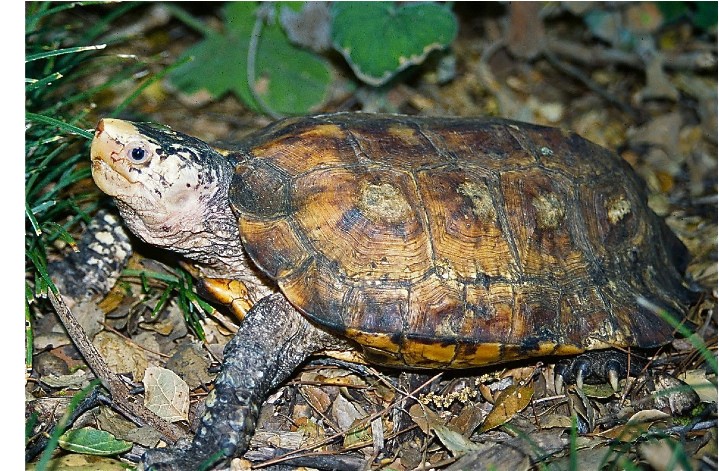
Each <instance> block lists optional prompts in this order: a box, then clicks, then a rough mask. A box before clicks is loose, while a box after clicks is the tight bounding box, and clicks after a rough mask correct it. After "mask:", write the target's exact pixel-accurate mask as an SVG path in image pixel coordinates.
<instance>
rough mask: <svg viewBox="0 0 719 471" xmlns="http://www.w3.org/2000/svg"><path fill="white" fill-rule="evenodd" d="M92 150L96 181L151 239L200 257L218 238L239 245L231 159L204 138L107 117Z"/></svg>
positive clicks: (125, 216)
mask: <svg viewBox="0 0 719 471" xmlns="http://www.w3.org/2000/svg"><path fill="white" fill-rule="evenodd" d="M90 154H91V158H92V176H93V178H94V180H95V183H96V184H97V186H98V187H99V188H100V189H101V190H102V191H103V192H105V193H107V194H108V195H110V196H112V197H113V198H114V199H115V202H116V203H117V206H118V208H119V210H120V213H121V214H122V217H123V219H124V220H125V223H126V225H127V226H128V227H129V228H130V230H132V231H133V232H134V233H135V234H136V235H137V236H138V237H140V238H141V239H142V240H144V241H145V242H148V243H150V244H153V245H157V246H160V247H164V248H168V249H170V250H173V251H176V252H180V253H182V254H183V255H186V256H187V257H188V258H190V259H193V260H195V261H198V260H197V259H198V258H199V259H200V260H199V261H201V262H205V260H204V259H205V258H207V256H212V254H209V255H208V254H205V253H203V252H207V251H208V250H209V251H211V250H212V249H211V245H212V244H213V243H216V242H217V241H218V239H220V240H228V241H231V240H233V238H234V243H235V244H237V240H238V237H237V222H236V219H235V217H234V216H233V214H232V211H231V209H230V207H229V204H228V198H227V191H228V187H229V182H230V180H231V173H232V166H231V164H230V163H229V162H228V161H227V159H226V158H225V157H223V156H222V155H220V154H219V153H218V152H217V151H216V150H214V149H213V148H211V147H210V146H209V145H208V144H206V143H205V142H203V141H201V140H199V139H196V138H194V137H191V136H187V135H185V134H181V133H179V132H175V131H173V130H171V129H170V128H167V127H163V126H158V125H154V124H149V123H133V122H129V121H123V120H119V119H103V120H101V121H100V123H99V124H98V125H97V129H96V130H95V137H94V139H93V141H92V147H91V150H90ZM215 250H216V249H215Z"/></svg>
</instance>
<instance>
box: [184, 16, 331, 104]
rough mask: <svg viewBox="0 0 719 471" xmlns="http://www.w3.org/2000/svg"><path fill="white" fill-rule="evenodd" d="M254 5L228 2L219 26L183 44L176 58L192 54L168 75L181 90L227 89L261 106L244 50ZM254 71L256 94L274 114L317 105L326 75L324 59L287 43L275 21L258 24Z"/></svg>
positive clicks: (327, 81) (321, 99)
mask: <svg viewBox="0 0 719 471" xmlns="http://www.w3.org/2000/svg"><path fill="white" fill-rule="evenodd" d="M275 7H276V6H275ZM257 9H258V5H257V4H256V3H254V2H234V3H230V4H229V5H228V7H227V9H226V10H225V28H224V31H223V32H221V33H218V32H208V33H207V35H206V37H205V39H203V40H202V41H200V42H199V43H198V44H196V45H195V46H193V47H191V48H189V49H188V50H187V51H186V52H185V53H184V54H183V56H182V57H181V58H180V60H184V59H185V58H187V57H193V58H194V59H193V60H192V61H190V62H188V63H187V64H185V65H183V66H180V67H178V68H177V70H175V72H174V73H172V74H171V75H170V79H171V81H172V83H173V84H174V85H175V86H176V87H178V88H179V89H180V90H182V91H184V92H186V93H195V92H197V91H199V90H203V89H204V90H207V91H208V92H209V93H210V94H211V95H212V96H213V97H215V98H218V97H220V96H222V95H224V94H225V93H228V92H232V93H235V94H236V95H237V96H238V97H239V98H240V99H241V100H242V101H243V102H244V103H246V104H247V105H248V106H250V107H251V108H252V109H254V110H256V111H263V110H264V109H263V107H262V106H261V105H260V104H259V103H258V102H257V100H256V99H255V96H254V95H253V93H252V92H251V89H250V84H249V83H248V50H249V47H250V38H251V35H252V30H253V28H254V26H255V21H256V13H257ZM254 75H255V83H254V86H255V91H256V93H257V95H259V97H260V99H261V100H262V101H263V102H264V103H265V104H266V106H267V107H268V108H269V109H270V110H272V111H274V112H276V113H279V114H303V113H306V112H308V111H310V110H312V109H314V108H317V107H318V106H320V105H321V104H322V103H323V102H324V100H325V98H326V96H327V91H328V88H329V84H330V81H331V75H330V68H329V64H328V63H327V62H326V61H325V60H324V59H321V58H320V57H318V56H316V55H314V54H312V53H310V52H308V51H305V50H303V49H299V48H297V47H295V46H293V45H292V44H290V42H289V40H288V39H287V37H286V36H285V34H284V32H283V31H282V28H281V27H280V25H279V24H264V25H263V27H262V30H261V34H260V37H259V42H258V45H257V52H256V57H255V71H254Z"/></svg>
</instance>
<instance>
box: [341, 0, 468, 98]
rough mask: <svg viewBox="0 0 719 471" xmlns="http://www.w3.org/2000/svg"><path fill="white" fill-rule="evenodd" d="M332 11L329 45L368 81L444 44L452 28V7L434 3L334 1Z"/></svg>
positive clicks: (419, 59)
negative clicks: (400, 4)
mask: <svg viewBox="0 0 719 471" xmlns="http://www.w3.org/2000/svg"><path fill="white" fill-rule="evenodd" d="M332 16H333V20H332V45H333V46H334V48H335V49H336V50H337V51H339V52H340V53H341V54H342V55H343V56H344V57H345V59H346V60H347V62H349V64H350V67H352V70H353V71H354V73H355V74H356V75H357V77H358V78H359V79H360V80H362V81H363V82H366V83H368V84H370V85H374V86H379V85H382V84H384V83H386V82H387V81H389V80H390V79H391V78H392V77H394V76H395V75H396V74H397V73H398V72H400V71H401V70H404V69H406V68H407V67H409V66H411V65H416V64H420V63H421V62H422V61H424V59H425V58H426V57H427V55H428V54H429V53H430V52H432V51H434V50H436V49H443V48H445V47H447V46H448V45H449V44H450V43H451V42H452V41H453V40H454V38H455V37H456V36H457V29H458V26H457V19H456V18H455V16H454V14H453V13H452V11H451V10H449V8H447V7H445V6H443V5H439V4H436V3H424V2H420V3H413V4H407V5H404V6H398V4H396V3H392V2H337V3H334V4H333V5H332Z"/></svg>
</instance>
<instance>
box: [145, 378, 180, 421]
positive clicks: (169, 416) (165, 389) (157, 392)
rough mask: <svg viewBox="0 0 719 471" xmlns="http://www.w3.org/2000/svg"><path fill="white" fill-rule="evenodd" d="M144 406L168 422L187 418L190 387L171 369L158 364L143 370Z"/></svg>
mask: <svg viewBox="0 0 719 471" xmlns="http://www.w3.org/2000/svg"><path fill="white" fill-rule="evenodd" d="M142 384H144V385H145V406H146V407H147V408H148V409H150V410H151V411H152V412H154V413H155V414H157V415H159V416H160V417H162V418H163V419H165V420H167V421H168V422H178V421H180V420H187V415H188V412H189V410H190V388H189V387H188V386H187V383H185V382H184V381H183V380H182V378H180V377H179V376H178V375H177V374H175V373H174V372H173V371H171V370H168V369H166V368H160V367H158V366H150V367H148V368H147V369H146V370H145V377H144V378H143V379H142Z"/></svg>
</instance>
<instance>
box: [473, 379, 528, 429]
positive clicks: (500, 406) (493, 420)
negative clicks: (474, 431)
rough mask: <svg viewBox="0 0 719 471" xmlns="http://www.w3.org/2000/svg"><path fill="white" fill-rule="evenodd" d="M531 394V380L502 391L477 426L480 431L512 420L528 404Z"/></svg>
mask: <svg viewBox="0 0 719 471" xmlns="http://www.w3.org/2000/svg"><path fill="white" fill-rule="evenodd" d="M533 394H534V385H533V384H532V383H531V382H530V383H527V384H525V385H522V384H517V385H513V386H510V387H508V388H507V389H505V390H504V391H502V392H501V393H500V394H499V396H497V400H496V401H495V403H494V408H493V409H492V410H491V411H490V412H489V414H487V418H486V419H484V422H483V423H482V426H481V427H480V428H479V431H480V433H482V432H486V431H487V430H491V429H493V428H496V427H499V426H500V425H502V424H504V423H507V422H509V421H510V420H512V417H514V415H515V414H517V413H518V412H520V411H522V410H523V409H524V408H525V407H527V406H528V405H529V403H530V401H531V400H532V395H533Z"/></svg>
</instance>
